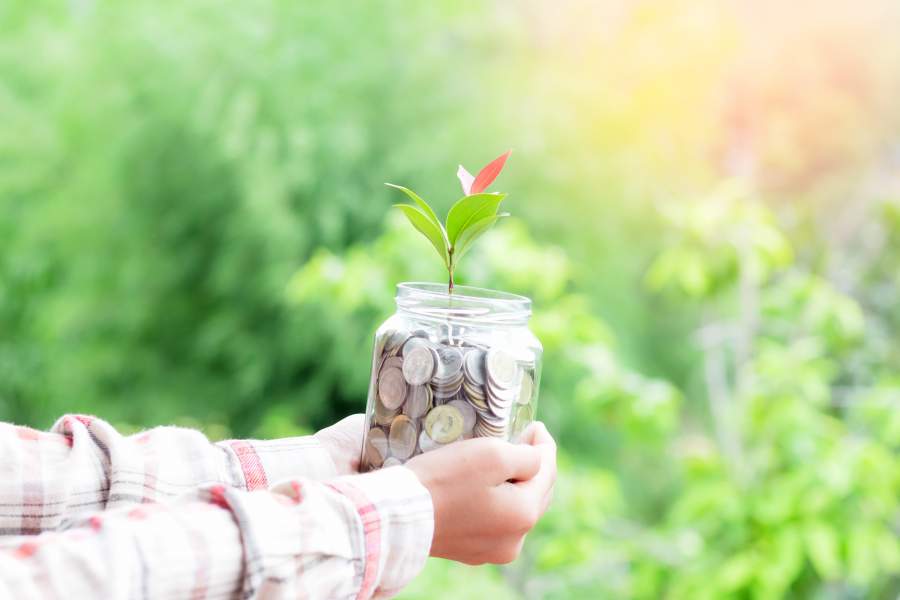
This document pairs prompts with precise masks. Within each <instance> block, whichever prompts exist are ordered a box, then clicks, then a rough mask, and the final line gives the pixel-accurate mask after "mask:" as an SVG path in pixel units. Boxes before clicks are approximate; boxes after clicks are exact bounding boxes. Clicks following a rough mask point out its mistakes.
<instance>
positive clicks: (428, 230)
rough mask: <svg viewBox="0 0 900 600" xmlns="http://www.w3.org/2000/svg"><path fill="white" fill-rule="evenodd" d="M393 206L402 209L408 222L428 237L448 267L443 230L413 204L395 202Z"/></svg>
mask: <svg viewBox="0 0 900 600" xmlns="http://www.w3.org/2000/svg"><path fill="white" fill-rule="evenodd" d="M394 206H395V207H396V208H399V209H400V210H402V211H403V214H405V215H406V218H407V219H409V222H410V223H412V225H413V227H415V228H416V229H418V230H419V232H420V233H421V234H422V235H424V236H425V237H426V238H428V241H429V242H431V245H432V246H434V249H435V250H437V252H438V254H440V255H441V258H442V259H443V261H444V266H446V267H447V268H448V269H449V268H450V254H449V252H448V248H447V244H446V238H445V236H444V230H443V229H441V228H440V227H439V226H438V225H435V224H434V222H433V221H432V220H431V219H430V218H428V215H426V214H425V212H424V211H422V210H419V209H418V208H416V207H415V206H411V205H409V204H395V205H394Z"/></svg>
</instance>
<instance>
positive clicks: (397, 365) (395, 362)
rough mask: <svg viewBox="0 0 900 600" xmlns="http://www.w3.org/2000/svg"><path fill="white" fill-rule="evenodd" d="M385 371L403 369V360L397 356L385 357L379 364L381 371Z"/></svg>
mask: <svg viewBox="0 0 900 600" xmlns="http://www.w3.org/2000/svg"><path fill="white" fill-rule="evenodd" d="M385 369H403V359H402V358H400V357H399V356H387V357H385V359H384V362H382V363H381V370H382V371H383V370H385Z"/></svg>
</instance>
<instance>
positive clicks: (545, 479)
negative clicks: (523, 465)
mask: <svg viewBox="0 0 900 600" xmlns="http://www.w3.org/2000/svg"><path fill="white" fill-rule="evenodd" d="M533 427H534V428H533V429H532V430H530V431H529V433H530V437H531V441H532V442H533V443H534V445H533V446H532V447H533V448H535V449H536V450H537V452H538V454H539V456H540V457H541V466H540V469H539V471H538V472H537V474H535V476H534V477H532V478H531V479H529V480H528V481H522V482H519V483H517V484H516V487H517V488H519V489H520V490H521V491H523V492H525V493H527V494H528V495H530V496H531V498H532V499H533V501H535V502H538V503H539V505H540V507H541V513H542V514H543V512H544V511H545V510H546V509H547V506H549V504H550V500H551V498H552V497H553V485H554V484H555V483H556V442H554V441H553V437H552V436H551V435H550V433H549V432H548V431H547V428H546V427H544V425H543V423H539V422H536V423H534V425H533Z"/></svg>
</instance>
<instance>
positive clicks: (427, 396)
mask: <svg viewBox="0 0 900 600" xmlns="http://www.w3.org/2000/svg"><path fill="white" fill-rule="evenodd" d="M431 403H432V392H431V388H430V387H428V386H427V385H414V386H412V387H410V388H409V391H408V392H407V394H406V403H405V404H404V405H403V414H404V415H406V416H407V417H409V418H410V419H419V418H421V417H424V416H425V413H427V412H428V411H429V410H431Z"/></svg>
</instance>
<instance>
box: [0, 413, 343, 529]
mask: <svg viewBox="0 0 900 600" xmlns="http://www.w3.org/2000/svg"><path fill="white" fill-rule="evenodd" d="M0 456H2V457H3V461H0V503H2V504H3V506H4V509H3V511H0V532H2V533H5V534H34V533H40V532H42V531H48V530H53V529H56V528H57V527H58V526H59V525H60V524H61V523H62V522H63V521H64V520H65V519H66V518H69V517H72V516H74V515H77V514H81V513H84V512H89V511H92V510H101V509H104V508H115V507H120V506H129V505H134V504H140V503H146V502H160V501H167V500H171V499H173V498H175V497H177V496H180V495H182V494H184V493H186V492H189V491H190V490H192V489H194V488H197V487H198V486H203V485H213V484H222V485H226V486H229V487H236V488H239V489H246V490H254V489H264V488H266V487H268V486H269V485H271V484H272V483H274V482H276V481H278V480H279V479H283V478H285V477H291V476H294V477H296V476H303V477H306V478H309V479H324V478H328V477H334V476H335V475H336V471H335V467H334V463H333V462H332V461H331V459H330V458H329V456H328V454H327V453H326V451H325V450H324V449H323V448H322V447H321V445H320V444H319V443H318V441H316V439H315V438H313V437H312V436H309V437H298V438H289V439H283V440H273V441H255V440H231V441H227V442H220V443H218V444H212V443H210V442H209V440H207V439H206V437H204V436H203V435H202V434H201V433H200V432H198V431H194V430H191V429H183V428H178V427H158V428H155V429H151V430H148V431H144V432H141V433H138V434H136V435H132V436H123V435H121V434H119V433H118V432H117V431H116V430H115V429H114V428H113V427H112V426H111V425H109V424H108V423H106V422H104V421H102V420H100V419H97V418H94V417H86V416H74V415H67V416H65V417H63V418H61V419H60V420H59V421H57V423H56V424H55V425H54V427H53V428H52V429H51V431H50V432H40V431H36V430H33V429H29V428H26V427H17V426H14V425H7V424H0Z"/></svg>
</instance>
